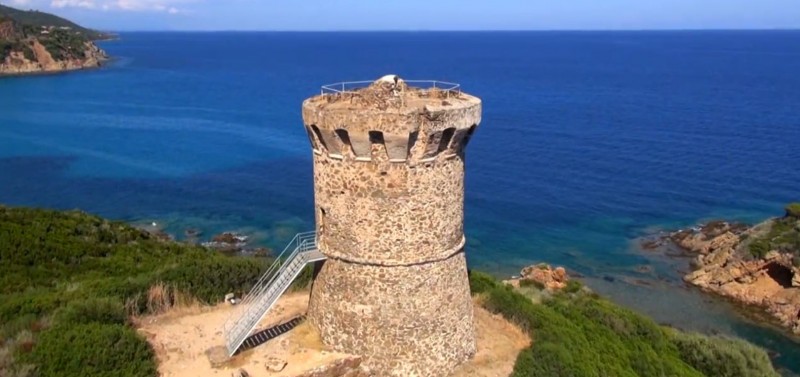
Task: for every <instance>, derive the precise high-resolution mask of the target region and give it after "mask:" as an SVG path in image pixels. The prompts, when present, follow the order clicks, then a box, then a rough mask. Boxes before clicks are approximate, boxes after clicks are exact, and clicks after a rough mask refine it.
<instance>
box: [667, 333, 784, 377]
mask: <svg viewBox="0 0 800 377" xmlns="http://www.w3.org/2000/svg"><path fill="white" fill-rule="evenodd" d="M671 338H672V342H673V343H675V345H676V346H677V347H678V350H679V351H680V353H681V358H682V359H683V360H685V361H686V362H687V363H689V365H691V366H693V367H694V368H695V369H697V370H699V371H701V372H703V373H705V374H706V375H707V376H718V377H740V376H741V377H777V376H778V373H776V372H775V370H774V369H773V368H772V363H771V362H770V360H769V357H768V356H767V354H766V353H765V352H764V351H763V350H762V349H760V348H757V347H755V346H753V345H752V344H750V343H747V342H745V341H742V340H739V339H729V338H721V337H708V336H703V335H699V334H687V333H682V332H679V331H672V332H671Z"/></svg>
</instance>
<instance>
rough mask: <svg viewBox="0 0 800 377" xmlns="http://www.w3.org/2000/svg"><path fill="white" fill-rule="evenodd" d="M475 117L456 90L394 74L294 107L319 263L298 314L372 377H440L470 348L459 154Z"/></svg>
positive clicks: (473, 103) (469, 99)
mask: <svg viewBox="0 0 800 377" xmlns="http://www.w3.org/2000/svg"><path fill="white" fill-rule="evenodd" d="M414 84H423V85H426V87H419V86H417V87H415V86H414ZM339 88H341V89H339ZM480 119H481V101H480V99H478V98H477V97H474V96H471V95H468V94H466V93H463V92H461V91H460V89H459V88H458V85H455V84H449V83H441V82H425V83H420V82H412V81H408V82H405V81H403V80H402V79H399V78H398V77H396V76H385V77H383V78H381V79H379V80H377V81H375V82H372V83H370V84H369V85H367V86H365V87H361V88H357V89H349V88H347V85H346V84H341V86H338V87H337V88H336V89H333V88H332V87H329V86H326V87H323V93H322V94H321V95H318V96H315V97H312V98H309V99H308V100H306V101H305V102H304V103H303V120H304V123H305V128H306V131H307V132H308V136H309V139H310V142H311V146H312V149H313V151H314V154H313V156H314V193H315V207H316V224H317V235H318V244H319V250H320V251H321V252H322V253H324V254H325V255H326V256H327V257H328V260H327V261H326V262H325V264H324V265H323V266H322V269H321V270H320V271H319V274H318V276H317V277H316V279H315V282H314V287H313V290H312V297H311V303H310V306H309V319H310V320H311V322H312V324H314V325H315V326H316V327H317V328H318V329H319V330H320V333H321V335H322V339H323V341H324V342H325V343H326V344H328V345H329V346H331V347H333V348H334V349H336V350H339V351H345V352H350V353H356V354H361V355H364V356H366V363H367V364H368V365H371V366H375V367H376V370H378V371H379V372H380V373H381V374H382V375H387V376H410V375H414V376H441V375H446V374H448V373H449V371H450V369H452V368H453V367H454V366H455V365H457V364H459V363H460V362H463V361H464V360H466V359H468V358H469V357H471V355H473V354H474V352H475V338H474V337H475V333H474V326H473V314H472V300H471V297H470V292H469V281H468V277H467V269H466V259H465V255H464V240H465V238H464V232H463V218H464V153H465V148H466V146H467V144H468V142H469V140H470V138H471V137H472V135H473V133H474V132H475V129H476V127H477V126H478V124H479V123H480Z"/></svg>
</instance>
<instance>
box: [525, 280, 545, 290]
mask: <svg viewBox="0 0 800 377" xmlns="http://www.w3.org/2000/svg"><path fill="white" fill-rule="evenodd" d="M519 286H520V287H534V288H536V289H538V290H540V291H541V290H542V289H544V288H545V285H544V284H543V283H542V282H540V281H538V280H533V279H521V280H520V281H519Z"/></svg>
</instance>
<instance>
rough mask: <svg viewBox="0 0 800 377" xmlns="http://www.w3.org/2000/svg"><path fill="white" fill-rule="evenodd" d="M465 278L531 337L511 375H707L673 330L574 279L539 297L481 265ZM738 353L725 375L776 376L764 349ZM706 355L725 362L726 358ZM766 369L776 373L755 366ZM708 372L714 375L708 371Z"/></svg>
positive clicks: (488, 303) (493, 307)
mask: <svg viewBox="0 0 800 377" xmlns="http://www.w3.org/2000/svg"><path fill="white" fill-rule="evenodd" d="M470 286H471V287H472V288H473V294H480V295H481V296H482V297H483V298H484V300H483V301H482V302H483V305H484V306H485V307H486V308H487V309H488V310H490V311H492V312H495V313H500V314H501V315H503V317H505V318H506V319H508V320H510V321H512V322H514V323H516V324H517V325H519V326H520V328H522V329H523V330H525V331H526V332H528V333H529V334H531V338H532V339H533V340H534V341H533V344H532V345H531V346H530V347H529V348H527V349H525V350H523V351H522V352H521V353H520V354H519V355H518V357H517V361H516V363H515V365H514V371H513V373H512V375H511V376H512V377H540V376H547V377H550V376H555V377H560V376H564V377H584V376H586V377H604V376H615V377H616V376H622V377H628V376H630V377H640V376H641V377H646V376H652V377H662V376H681V377H691V376H698V377H699V376H703V375H704V374H703V373H701V372H702V371H704V370H701V369H700V368H699V367H700V366H703V365H702V364H700V363H698V362H697V360H696V359H695V358H692V357H690V355H688V354H687V355H684V353H682V352H681V351H685V350H680V349H679V346H678V342H676V341H673V337H671V336H670V333H669V332H668V331H672V330H666V329H664V328H662V327H660V326H658V325H657V324H656V323H654V322H653V321H652V320H650V319H648V318H646V317H643V316H641V315H639V314H636V313H634V312H632V311H630V310H627V309H624V308H621V307H619V306H616V305H614V304H612V303H611V302H609V301H606V300H604V299H600V298H598V297H597V296H596V295H592V294H586V293H581V289H580V285H579V284H572V285H571V288H570V290H571V291H574V292H573V293H575V294H570V295H556V296H553V297H552V298H551V299H550V300H545V301H544V302H543V303H542V304H535V303H533V302H532V301H531V300H530V299H528V298H526V297H525V296H523V295H521V294H520V293H518V292H516V291H515V290H514V289H513V288H512V287H510V286H505V285H503V284H501V283H499V282H497V281H496V280H494V279H492V278H491V277H490V276H488V275H485V274H482V273H477V272H474V271H472V272H470ZM739 343H740V345H742V344H743V345H746V343H744V342H739ZM741 354H742V355H743V357H744V358H745V359H746V360H753V362H750V363H748V364H747V367H745V368H744V369H741V370H740V371H739V372H738V374H731V375H730V376H736V377H739V376H741V377H751V376H752V377H755V376H774V371H773V370H772V366H771V365H770V364H769V360H768V359H764V358H763V357H765V355H764V354H763V351H762V352H761V353H758V352H749V353H748V352H741ZM765 360H766V363H764V361H765ZM710 361H711V362H713V363H725V362H727V359H726V358H724V357H717V358H711V359H710ZM696 365H697V366H698V368H695V366H696ZM731 369H733V368H731ZM763 371H766V372H772V373H773V374H759V373H761V372H763ZM705 375H707V376H717V374H714V373H713V371H712V372H706V374H705Z"/></svg>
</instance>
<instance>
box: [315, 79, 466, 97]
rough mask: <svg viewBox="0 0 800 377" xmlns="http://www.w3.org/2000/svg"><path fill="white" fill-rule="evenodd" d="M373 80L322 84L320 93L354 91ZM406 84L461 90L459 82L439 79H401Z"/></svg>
mask: <svg viewBox="0 0 800 377" xmlns="http://www.w3.org/2000/svg"><path fill="white" fill-rule="evenodd" d="M374 82H375V81H343V82H337V83H333V84H326V85H323V86H322V90H321V94H343V93H356V92H357V91H358V90H359V89H363V88H366V87H368V86H370V85H371V84H372V83H374ZM403 82H405V83H406V84H408V86H411V87H414V88H418V89H422V90H430V89H436V90H441V91H443V92H454V93H460V92H461V84H457V83H454V82H447V81H439V80H403Z"/></svg>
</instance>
